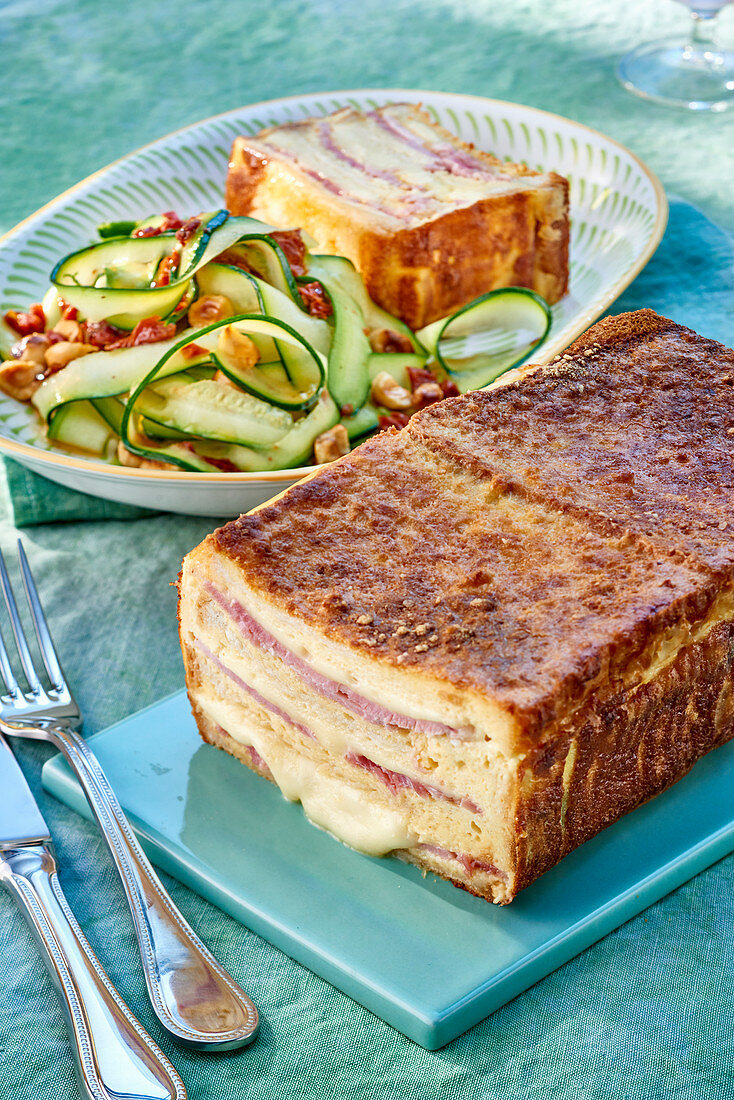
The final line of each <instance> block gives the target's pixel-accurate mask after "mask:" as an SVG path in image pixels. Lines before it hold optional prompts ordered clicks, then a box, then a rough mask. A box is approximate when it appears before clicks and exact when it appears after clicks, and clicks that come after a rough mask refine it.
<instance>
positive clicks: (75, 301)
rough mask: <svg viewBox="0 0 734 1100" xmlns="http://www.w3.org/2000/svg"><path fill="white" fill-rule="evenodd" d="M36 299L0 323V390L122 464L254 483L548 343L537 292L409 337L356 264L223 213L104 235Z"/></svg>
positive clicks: (82, 447) (51, 434) (159, 220)
mask: <svg viewBox="0 0 734 1100" xmlns="http://www.w3.org/2000/svg"><path fill="white" fill-rule="evenodd" d="M99 235H100V239H99V240H98V241H97V243H95V244H92V245H90V246H89V247H88V248H84V249H81V250H80V251H78V252H74V253H72V254H71V255H70V256H67V257H65V258H64V259H62V260H61V261H60V262H59V263H58V264H57V265H56V267H55V268H54V269H53V271H52V272H51V280H50V281H51V286H50V288H49V290H48V292H47V293H46V295H45V297H44V298H43V301H42V302H40V303H34V304H33V305H31V306H29V307H28V309H27V311H20V310H10V311H8V312H7V313H6V314H5V316H4V319H3V322H4V323H3V326H2V341H3V345H4V346H3V355H4V358H5V361H4V362H3V363H2V366H0V389H2V390H3V391H4V392H5V393H7V394H9V395H10V396H11V397H13V398H16V399H17V400H19V401H26V402H30V403H31V404H32V405H33V406H34V407H35V409H36V411H37V413H38V415H39V417H40V418H41V420H42V422H43V424H44V426H45V430H46V434H47V437H48V439H49V441H50V442H51V443H52V444H54V445H58V446H60V447H63V448H66V449H73V450H74V451H77V452H79V453H83V454H86V455H89V456H90V457H91V456H94V457H96V458H102V459H105V460H107V461H108V462H111V463H114V464H122V465H125V466H155V467H158V466H160V467H162V468H172V469H180V470H187V471H197V472H213V471H224V472H229V473H235V472H257V471H265V470H282V469H288V468H291V467H297V466H303V465H308V464H312V463H321V462H329V461H333V460H334V459H336V458H338V457H340V456H341V455H343V454H346V453H347V452H348V451H349V450H350V448H351V447H353V446H355V445H356V444H357V443H358V442H359V441H360V440H362V439H363V438H364V437H365V436H367V435H370V434H372V433H374V432H376V431H379V430H381V429H383V428H387V427H396V428H400V427H402V426H404V425H405V424H406V423H407V421H408V418H409V417H410V416H411V415H412V413H413V412H416V411H417V410H419V409H421V408H424V407H425V406H426V405H428V404H430V403H432V402H434V401H439V400H442V399H443V398H445V397H450V396H454V395H456V394H459V393H465V392H467V391H468V390H473V389H479V388H481V387H482V386H486V385H488V384H489V383H490V382H491V381H493V380H494V379H495V378H496V377H497V376H498V375H500V374H502V373H503V372H504V371H506V370H509V369H510V368H511V367H513V366H516V365H517V364H518V363H520V362H522V361H523V360H524V359H525V358H526V357H527V356H528V355H529V354H530V353H531V351H532V350H533V349H534V348H535V347H537V345H538V344H539V343H540V342H541V341H542V340H543V339H544V338H545V336H546V334H547V332H548V330H549V327H550V320H551V318H550V310H549V307H548V306H547V304H546V303H545V302H544V301H543V299H542V298H540V297H538V295H537V294H535V293H533V292H532V291H530V290H526V289H524V288H520V287H510V288H505V289H501V290H494V291H490V292H489V293H488V294H485V295H482V297H480V298H477V299H476V300H475V301H473V302H471V303H469V304H468V305H466V306H464V307H463V308H462V309H460V310H459V311H458V312H456V313H454V314H453V315H452V316H451V317H448V318H444V319H443V320H440V321H436V322H434V323H433V324H430V325H427V326H426V327H425V328H423V329H421V330H420V331H418V332H412V331H411V330H410V329H409V328H408V327H407V326H406V325H405V324H404V323H403V322H402V321H400V320H399V319H398V318H396V317H393V316H392V315H391V314H389V313H386V312H385V311H384V310H383V309H381V308H380V307H379V306H378V305H376V304H375V302H373V301H372V300H371V298H370V297H369V296H368V294H367V291H366V289H365V286H364V283H363V282H362V279H361V277H360V275H359V274H358V272H357V271H356V269H355V268H354V266H353V265H352V263H351V262H350V261H349V260H347V259H345V258H344V257H342V256H326V255H320V254H318V253H317V252H316V251H315V250H313V251H312V249H315V245H314V243H313V242H311V241H309V240H308V239H307V238H305V235H303V234H302V233H301V232H300V231H299V230H298V229H292V230H278V229H274V228H273V227H271V226H268V225H265V224H263V223H262V222H259V221H255V220H254V219H252V218H246V217H233V216H230V215H229V214H228V212H227V211H226V210H218V211H215V212H213V213H203V214H198V215H197V216H196V217H192V218H188V219H186V220H184V219H181V218H178V217H177V216H176V215H175V214H174V213H173V212H170V211H169V212H168V213H166V214H161V215H156V216H154V217H150V218H146V219H145V220H143V221H140V222H115V223H110V224H106V225H103V226H100V227H99Z"/></svg>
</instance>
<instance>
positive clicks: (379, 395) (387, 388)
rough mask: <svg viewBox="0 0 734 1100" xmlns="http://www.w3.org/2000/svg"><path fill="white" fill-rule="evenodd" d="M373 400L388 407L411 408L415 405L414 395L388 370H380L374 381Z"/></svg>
mask: <svg viewBox="0 0 734 1100" xmlns="http://www.w3.org/2000/svg"><path fill="white" fill-rule="evenodd" d="M371 392H372V400H373V401H374V402H375V404H376V405H384V407H385V408H386V409H409V408H411V407H412V405H413V395H412V393H411V392H410V390H406V389H405V387H404V386H401V385H400V383H399V382H398V381H396V379H395V378H393V376H392V375H391V374H388V372H387V371H386V370H382V371H380V373H379V374H378V375H376V376H375V378H374V380H373V382H372V391H371Z"/></svg>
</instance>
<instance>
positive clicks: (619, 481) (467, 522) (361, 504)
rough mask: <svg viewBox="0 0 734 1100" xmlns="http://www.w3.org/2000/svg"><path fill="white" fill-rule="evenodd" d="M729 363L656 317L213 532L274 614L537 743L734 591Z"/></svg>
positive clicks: (382, 443)
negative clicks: (494, 717) (471, 700)
mask: <svg viewBox="0 0 734 1100" xmlns="http://www.w3.org/2000/svg"><path fill="white" fill-rule="evenodd" d="M638 326H639V334H638ZM729 370H731V372H732V373H731V377H732V378H734V353H732V352H731V351H729V350H728V349H726V348H723V347H722V346H721V345H718V344H715V343H713V342H712V341H707V340H704V339H702V338H701V337H697V336H696V335H695V334H694V333H692V332H690V331H689V330H686V329H683V328H681V326H678V325H675V324H673V322H670V321H666V320H665V319H663V318H656V317H655V315H653V314H651V313H650V312H649V311H643V312H642V314H641V315H627V316H626V317H622V318H616V319H614V320H610V321H607V322H602V324H601V325H599V326H595V328H594V329H592V330H591V331H590V333H588V334H587V335H586V336H585V337H584V338H583V339H582V340H581V341H579V342H577V344H576V345H574V347H573V348H572V349H569V352H568V353H567V354H566V356H565V357H564V358H563V359H561V360H559V361H556V362H555V363H553V364H551V365H549V366H548V367H547V368H541V369H539V370H537V371H536V372H535V373H534V374H532V375H530V376H528V377H527V378H525V379H523V380H522V381H520V382H518V383H516V384H513V385H511V386H509V387H507V388H505V389H501V390H497V391H493V392H490V393H476V394H471V395H468V396H466V397H462V398H455V399H453V400H450V401H446V402H442V403H441V404H439V405H436V406H432V407H431V408H429V409H428V410H425V411H424V412H423V413H421V414H419V415H418V416H415V417H413V418H412V420H411V421H410V424H409V426H408V427H407V428H406V429H404V430H403V431H402V432H400V433H397V432H388V433H383V434H382V435H380V436H378V437H376V438H375V439H373V440H370V441H369V442H367V443H366V444H364V445H363V446H362V447H360V448H358V450H357V451H355V452H353V453H352V454H351V455H349V456H346V457H345V458H344V459H342V460H340V461H339V462H338V463H336V464H334V465H333V466H331V467H330V468H328V469H327V470H325V471H323V473H321V474H320V475H319V476H317V477H314V478H313V479H311V480H309V481H308V482H307V483H306V484H302V485H300V486H295V487H294V488H293V489H291V490H289V491H288V492H287V493H286V494H284V496H283V497H281V498H280V500H279V501H277V502H276V503H274V504H272V505H269V506H266V507H265V508H263V509H261V510H260V511H258V512H257V513H256V514H253V515H250V516H242V517H241V518H240V519H238V520H235V521H234V522H232V523H230V524H228V525H227V526H226V527H224V528H222V529H220V530H219V531H217V532H215V533H214V534H213V535H212V536H210V538H211V539H212V540H213V545H214V547H215V548H216V550H218V551H220V552H222V553H224V554H226V555H228V556H229V557H230V558H232V559H233V560H234V561H236V562H237V564H238V565H239V567H240V568H241V570H242V571H243V573H244V575H245V578H246V581H247V583H248V584H250V585H251V586H253V588H255V589H257V590H258V591H259V592H261V593H262V594H264V595H265V596H266V598H267V599H268V600H269V601H271V602H273V603H277V604H278V605H280V606H281V607H283V608H284V609H285V610H286V611H287V612H288V613H290V614H292V615H295V616H297V617H299V618H301V619H303V620H304V621H305V622H307V623H309V624H311V625H313V626H315V627H317V628H318V629H320V630H322V631H323V632H324V633H325V634H326V635H328V636H329V637H332V638H334V639H336V640H338V641H340V642H343V643H345V644H347V645H349V646H350V647H352V648H353V649H355V650H359V651H361V652H363V653H365V654H369V655H370V656H371V657H374V658H376V659H378V660H380V661H384V662H387V663H389V664H392V665H398V666H400V667H403V668H410V669H411V670H415V671H418V672H420V673H423V674H425V675H426V676H428V677H432V678H433V677H435V678H436V679H439V680H441V681H444V682H446V681H448V682H450V683H454V684H457V685H459V686H463V687H468V688H472V689H474V690H477V691H479V692H482V693H484V694H486V695H488V696H489V697H491V698H492V699H493V700H495V701H496V702H497V703H499V704H500V705H501V706H502V707H503V708H505V709H506V710H507V711H509V712H510V713H512V714H513V715H514V716H515V717H516V719H517V720H518V722H519V723H520V724H521V726H522V727H523V729H524V731H525V736H526V738H527V740H528V742H529V743H532V742H534V741H538V740H541V739H543V738H544V737H547V734H548V723H549V722H560V721H562V720H563V719H564V718H565V717H567V716H568V715H569V714H570V713H572V712H573V711H574V710H575V709H577V708H578V707H579V706H580V705H581V703H582V702H583V700H584V699H585V698H586V697H587V696H588V695H589V694H590V693H591V692H592V691H596V692H599V691H601V693H602V695H603V694H604V691H605V690H606V691H607V692H609V691H611V690H612V686H613V681H612V676H613V674H615V670H623V669H625V668H626V667H628V666H630V664H632V665H633V666H634V668H635V669H636V670H637V671H639V670H641V669H644V668H645V667H647V666H649V665H650V664H651V663H653V662H654V661H655V660H657V654H658V650H659V648H660V645H661V644H663V642H664V641H665V640H666V639H669V638H670V637H673V636H675V637H678V636H679V635H680V632H681V631H683V632H685V631H688V630H689V629H692V628H693V627H694V626H695V624H696V623H699V622H700V621H702V620H704V619H705V617H706V615H707V614H709V613H710V612H711V610H712V608H713V607H714V605H715V601H716V599H717V597H718V596H719V594H720V591H721V586H722V584H724V583H725V584H726V585H729V584H730V583H731V579H732V578H731V572H732V568H731V567H732V564H734V544H733V543H732V539H731V531H730V529H729V527H728V525H729V524H730V523H734V500H732V493H734V479H733V478H732V473H733V471H732V457H731V455H732V447H734V441H733V437H732V436H730V435H729V434H728V429H729V427H730V426H732V425H734V399H733V398H734V388H733V387H732V385H731V384H730V382H729V381H727V378H729V377H730V376H729V374H728V373H727V372H728V371H729ZM702 397H705V400H702ZM365 616H367V617H368V618H369V622H365V621H364V617H365ZM666 632H667V633H666ZM605 685H606V686H605Z"/></svg>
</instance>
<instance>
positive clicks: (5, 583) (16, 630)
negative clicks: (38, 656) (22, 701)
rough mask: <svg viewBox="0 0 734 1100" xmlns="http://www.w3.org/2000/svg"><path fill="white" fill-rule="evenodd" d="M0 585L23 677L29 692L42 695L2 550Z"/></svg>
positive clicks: (0, 553)
mask: <svg viewBox="0 0 734 1100" xmlns="http://www.w3.org/2000/svg"><path fill="white" fill-rule="evenodd" d="M0 585H2V590H3V596H4V597H5V605H6V607H7V609H8V615H9V616H10V623H11V626H12V627H13V634H14V635H15V644H16V645H17V647H18V653H19V654H20V663H21V664H22V665H23V671H24V672H25V677H26V680H27V681H28V687H29V688H30V689H31V692H32V693H33V694H34V695H43V694H44V692H43V688H42V687H41V683H40V680H39V679H38V676H37V674H36V670H35V668H34V667H33V660H32V658H31V653H30V650H29V649H28V642H27V641H26V637H25V633H24V631H23V624H22V623H21V621H20V615H19V614H18V605H17V604H16V602H15V596H14V595H13V589H12V588H11V587H10V577H9V576H8V571H7V569H6V568H5V559H4V558H3V555H2V552H0ZM6 656H7V654H6Z"/></svg>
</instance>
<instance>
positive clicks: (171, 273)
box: [153, 252, 179, 286]
mask: <svg viewBox="0 0 734 1100" xmlns="http://www.w3.org/2000/svg"><path fill="white" fill-rule="evenodd" d="M178 261H179V256H178V254H177V253H175V252H174V253H172V254H171V255H170V256H164V257H163V259H162V260H161V262H160V263H159V264H158V270H157V271H156V273H155V278H154V279H153V286H168V285H169V283H170V282H171V279H172V278H174V277H175V275H176V272H177V270H178Z"/></svg>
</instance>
